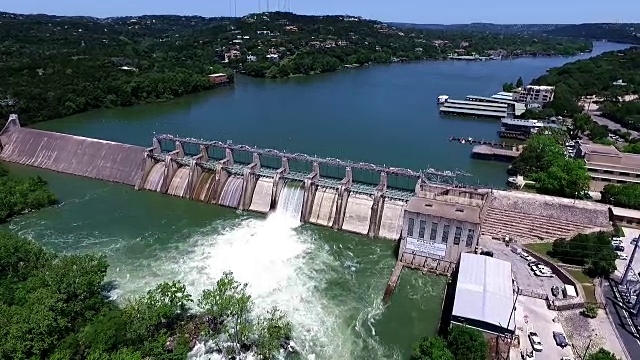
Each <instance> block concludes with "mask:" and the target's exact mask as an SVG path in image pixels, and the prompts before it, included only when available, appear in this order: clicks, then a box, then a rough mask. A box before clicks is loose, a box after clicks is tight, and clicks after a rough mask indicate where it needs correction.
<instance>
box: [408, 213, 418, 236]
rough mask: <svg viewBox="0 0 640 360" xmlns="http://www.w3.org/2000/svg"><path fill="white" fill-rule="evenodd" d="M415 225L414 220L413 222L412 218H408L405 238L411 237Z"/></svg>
mask: <svg viewBox="0 0 640 360" xmlns="http://www.w3.org/2000/svg"><path fill="white" fill-rule="evenodd" d="M415 225H416V224H415V220H413V218H409V225H408V226H407V236H410V237H413V227H414V226H415Z"/></svg>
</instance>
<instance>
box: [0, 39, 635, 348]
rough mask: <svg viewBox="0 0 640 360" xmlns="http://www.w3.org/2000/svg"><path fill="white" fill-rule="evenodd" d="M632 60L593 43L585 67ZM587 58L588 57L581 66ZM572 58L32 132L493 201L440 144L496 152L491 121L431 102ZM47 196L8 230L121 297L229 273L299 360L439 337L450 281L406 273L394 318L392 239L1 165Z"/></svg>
mask: <svg viewBox="0 0 640 360" xmlns="http://www.w3.org/2000/svg"><path fill="white" fill-rule="evenodd" d="M624 47H626V46H624V45H620V44H611V43H599V44H596V48H595V49H594V54H597V53H600V52H602V51H606V50H614V49H621V48H624ZM587 56H590V55H583V56H581V57H587ZM575 59H576V58H542V59H518V60H509V61H495V62H475V63H466V62H421V63H413V64H404V65H392V66H374V67H371V68H367V69H358V70H353V71H345V72H340V73H335V74H328V75H321V76H314V77H308V78H295V79H290V80H282V81H266V80H255V79H248V78H244V77H238V79H237V82H236V85H235V86H234V87H232V88H228V89H219V90H215V91H211V92H208V93H204V94H198V95H194V96H189V97H186V98H183V99H178V100H176V101H174V102H171V103H164V104H153V105H144V106H138V107H133V108H125V109H110V110H101V111H94V112H90V113H86V114H81V115H78V116H73V117H70V118H66V119H60V120H55V121H51V122H47V123H43V124H38V125H37V127H38V128H41V129H46V130H52V131H59V132H64V133H69V134H75V135H82V136H89V137H96V138H100V139H105V140H113V141H119V142H125V143H131V144H137V145H142V146H150V144H151V137H152V136H153V134H154V133H169V134H175V135H180V136H187V137H198V138H206V139H215V140H220V141H226V140H233V141H234V142H235V143H244V144H249V145H256V146H261V147H267V148H275V149H284V150H287V151H291V152H306V153H310V154H317V155H320V156H326V157H337V158H342V159H350V160H354V161H367V162H371V163H379V164H387V165H390V166H395V167H408V168H413V169H421V168H426V167H436V168H442V169H445V170H454V169H462V170H464V171H466V172H469V173H472V174H473V177H472V178H469V179H466V181H469V182H473V183H481V184H490V185H494V186H501V185H502V184H503V183H504V181H505V179H506V175H505V174H504V170H505V165H502V164H495V163H488V162H480V161H475V160H471V159H470V158H469V153H470V150H471V149H470V147H469V146H467V145H460V144H456V143H449V142H448V137H449V136H451V135H455V136H465V137H467V136H472V137H474V138H484V139H496V131H497V130H498V127H499V125H498V124H497V123H496V121H487V120H469V119H458V118H445V117H441V116H440V115H438V111H437V106H436V97H437V96H438V95H441V94H447V95H450V96H451V97H452V98H463V97H464V96H466V95H470V94H474V95H484V96H489V95H492V94H493V93H495V92H497V91H499V90H500V87H501V84H502V83H503V82H505V81H515V79H517V77H518V76H522V77H523V78H524V80H525V82H527V81H529V80H530V79H531V78H533V77H535V76H538V75H540V74H542V73H544V71H546V70H547V69H548V68H550V67H554V66H558V65H561V64H562V63H564V62H567V61H572V60H575ZM9 167H10V169H11V170H12V171H14V172H16V173H19V174H24V175H40V176H42V177H44V178H45V179H46V180H48V181H49V183H50V185H51V187H52V189H53V191H55V192H56V194H57V195H58V196H59V197H60V199H61V203H60V204H59V205H57V206H55V207H52V208H49V209H45V210H42V211H39V212H37V213H33V214H28V215H25V216H21V217H19V218H17V219H15V220H13V221H11V222H10V223H9V224H7V225H5V227H6V228H9V229H10V230H11V231H14V232H16V233H19V234H22V235H24V236H28V237H30V238H32V239H34V240H36V241H37V242H39V243H41V244H43V245H45V246H46V247H48V248H50V249H53V250H55V251H59V252H69V253H70V252H99V253H103V254H106V255H107V257H108V259H109V262H110V264H111V268H110V271H109V275H108V276H109V278H111V279H115V280H116V281H117V283H118V289H117V290H116V293H115V295H118V296H120V297H124V296H131V295H136V294H140V293H142V292H144V291H146V289H148V288H150V287H152V286H154V285H155V284H157V283H158V282H160V281H164V280H174V279H176V280H181V281H183V282H184V283H185V284H187V286H188V288H189V289H190V291H191V292H192V293H193V294H194V295H196V296H197V295H198V294H199V293H200V292H201V291H202V290H203V289H205V288H207V287H210V286H211V285H212V284H214V282H215V280H216V279H217V278H218V277H219V276H220V275H221V274H222V272H224V271H226V270H231V271H233V272H234V275H235V276H236V278H237V279H238V280H240V281H243V282H248V283H249V290H250V293H251V294H252V295H253V296H254V297H255V298H256V302H257V305H258V311H260V310H261V309H265V308H267V307H269V306H271V305H277V306H279V307H280V308H282V309H283V310H285V311H286V312H287V314H288V315H289V317H290V319H291V320H292V322H293V324H294V328H295V340H296V343H297V345H298V346H299V347H300V348H301V349H302V352H303V355H304V358H309V359H318V360H320V359H345V360H346V359H394V358H395V359H405V358H407V357H408V355H409V353H410V351H411V345H412V343H413V342H415V341H416V340H417V339H419V338H420V337H421V336H424V335H432V334H434V333H435V332H436V330H437V326H438V323H439V316H440V308H441V301H442V296H443V291H444V288H445V284H446V280H445V279H444V278H438V277H435V276H423V275H421V274H419V273H417V272H413V271H405V272H404V273H403V275H402V278H401V281H400V283H399V286H398V288H397V290H396V293H395V294H394V295H393V298H392V302H391V304H390V305H389V306H387V307H384V306H383V305H382V294H383V292H384V288H385V286H386V283H387V281H388V278H389V275H390V273H391V271H392V269H393V265H394V263H395V258H394V254H393V250H394V244H393V243H392V242H390V241H387V240H378V239H369V238H366V237H362V236H356V235H351V234H347V233H343V232H336V231H333V230H330V229H325V228H320V227H316V226H311V225H300V226H298V225H297V224H295V223H291V222H287V221H282V219H279V218H276V217H273V216H269V217H265V216H259V215H255V214H250V213H239V212H236V211H233V210H229V209H223V208H220V207H216V206H212V205H207V204H201V203H197V202H194V201H187V200H182V199H177V198H172V197H169V196H163V195H159V194H156V193H150V192H145V191H134V190H133V189H132V188H129V187H126V186H121V185H114V184H108V183H104V182H100V181H95V180H90V179H84V178H78V177H73V176H68V175H63V174H57V173H52V172H47V171H43V170H38V169H32V168H25V167H21V166H16V165H9Z"/></svg>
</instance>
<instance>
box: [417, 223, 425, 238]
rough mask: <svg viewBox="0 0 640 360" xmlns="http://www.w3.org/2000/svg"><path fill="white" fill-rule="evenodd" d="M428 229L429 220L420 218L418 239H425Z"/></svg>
mask: <svg viewBox="0 0 640 360" xmlns="http://www.w3.org/2000/svg"><path fill="white" fill-rule="evenodd" d="M426 230H427V222H426V221H424V220H420V229H419V230H418V239H424V232H425V231H426Z"/></svg>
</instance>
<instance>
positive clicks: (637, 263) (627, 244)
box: [616, 228, 640, 276]
mask: <svg viewBox="0 0 640 360" xmlns="http://www.w3.org/2000/svg"><path fill="white" fill-rule="evenodd" d="M622 230H623V231H624V237H623V239H622V244H623V245H624V251H623V253H624V254H625V255H627V257H628V258H629V260H630V259H631V252H632V251H633V246H634V245H631V240H633V239H634V238H636V237H638V236H640V230H638V229H632V228H622ZM638 252H639V253H638V254H637V255H636V258H635V260H634V262H633V266H632V267H633V269H634V270H635V271H636V272H639V271H640V249H639V250H638ZM629 260H620V259H618V260H617V261H616V266H617V267H618V270H617V271H616V275H618V276H622V273H623V272H624V269H625V268H626V266H627V263H628V262H629Z"/></svg>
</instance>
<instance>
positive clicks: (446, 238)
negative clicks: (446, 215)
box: [442, 224, 451, 243]
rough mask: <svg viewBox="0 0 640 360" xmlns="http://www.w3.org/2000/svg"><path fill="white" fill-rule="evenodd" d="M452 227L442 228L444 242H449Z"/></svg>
mask: <svg viewBox="0 0 640 360" xmlns="http://www.w3.org/2000/svg"><path fill="white" fill-rule="evenodd" d="M450 227H451V225H449V224H447V225H445V226H444V227H443V228H442V242H443V243H446V242H447V241H449V228H450Z"/></svg>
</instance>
